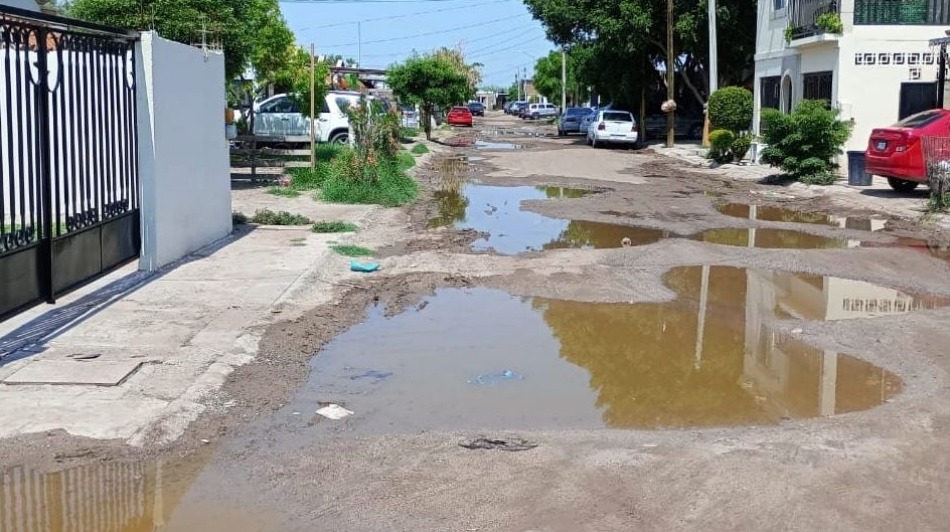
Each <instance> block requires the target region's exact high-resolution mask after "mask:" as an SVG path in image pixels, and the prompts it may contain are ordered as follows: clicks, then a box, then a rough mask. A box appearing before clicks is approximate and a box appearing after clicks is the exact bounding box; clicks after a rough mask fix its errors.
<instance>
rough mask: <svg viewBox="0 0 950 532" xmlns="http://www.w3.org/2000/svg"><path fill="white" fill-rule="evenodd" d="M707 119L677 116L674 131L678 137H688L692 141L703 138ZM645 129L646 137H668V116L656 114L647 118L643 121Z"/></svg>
mask: <svg viewBox="0 0 950 532" xmlns="http://www.w3.org/2000/svg"><path fill="white" fill-rule="evenodd" d="M704 122H705V119H704V118H703V117H701V116H700V117H696V116H681V115H676V120H675V122H674V126H673V130H674V133H675V135H676V136H677V137H687V138H691V139H701V138H703V126H704ZM642 126H643V129H644V130H646V136H647V137H650V138H654V139H655V138H660V137H663V136H665V135H666V115H665V114H654V115H650V116H648V117H646V119H645V120H644V121H643V124H642Z"/></svg>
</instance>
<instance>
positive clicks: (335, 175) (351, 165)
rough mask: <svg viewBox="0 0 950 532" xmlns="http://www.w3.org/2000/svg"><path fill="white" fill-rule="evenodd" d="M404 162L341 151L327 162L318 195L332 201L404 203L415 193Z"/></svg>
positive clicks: (415, 189) (396, 204)
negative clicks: (362, 157) (365, 156)
mask: <svg viewBox="0 0 950 532" xmlns="http://www.w3.org/2000/svg"><path fill="white" fill-rule="evenodd" d="M406 156H408V157H409V158H410V159H411V158H412V156H411V155H409V154H408V153H407V154H406ZM404 165H405V162H402V163H400V162H399V161H397V160H396V158H394V157H393V158H389V157H384V158H368V159H366V160H363V159H361V158H360V156H359V154H358V152H357V151H356V150H353V149H348V150H344V151H343V152H341V154H340V155H339V156H338V157H337V158H336V159H334V160H333V162H331V163H330V164H329V170H328V175H327V177H326V179H325V180H323V181H322V182H321V184H320V191H321V197H322V199H324V200H325V201H330V202H335V203H360V204H378V205H386V206H390V207H394V206H398V205H404V204H406V203H409V202H410V201H412V200H414V199H415V198H416V195H417V194H418V192H419V187H418V184H417V183H416V182H415V180H413V179H412V178H411V177H409V176H407V175H406V173H405V170H404V169H403V166H404Z"/></svg>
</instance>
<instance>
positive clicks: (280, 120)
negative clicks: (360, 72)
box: [254, 91, 360, 144]
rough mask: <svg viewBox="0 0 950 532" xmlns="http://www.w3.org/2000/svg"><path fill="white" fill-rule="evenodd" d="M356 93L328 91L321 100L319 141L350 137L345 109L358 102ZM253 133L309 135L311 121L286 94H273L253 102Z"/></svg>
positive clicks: (344, 140) (335, 140)
mask: <svg viewBox="0 0 950 532" xmlns="http://www.w3.org/2000/svg"><path fill="white" fill-rule="evenodd" d="M359 100H360V93H358V92H351V91H330V92H328V93H327V95H326V96H325V97H324V99H323V103H322V105H321V108H320V114H319V115H318V118H317V130H316V132H315V133H316V135H315V136H316V139H317V141H319V142H336V143H341V144H345V143H346V142H348V141H349V137H350V120H349V117H348V116H347V114H346V109H347V108H348V107H349V106H351V105H356V104H358V103H359ZM254 113H255V117H254V134H255V135H261V136H266V137H291V136H299V137H305V136H310V126H311V123H312V120H309V119H308V118H307V117H305V116H304V115H303V113H301V112H300V108H299V107H298V106H297V102H296V100H294V99H293V98H291V97H290V95H288V94H275V95H274V96H271V97H270V98H268V99H266V100H264V101H262V102H259V103H257V104H255V105H254Z"/></svg>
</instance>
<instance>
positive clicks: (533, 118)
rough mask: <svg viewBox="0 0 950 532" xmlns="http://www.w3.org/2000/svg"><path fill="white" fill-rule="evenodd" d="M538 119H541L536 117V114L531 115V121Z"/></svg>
mask: <svg viewBox="0 0 950 532" xmlns="http://www.w3.org/2000/svg"><path fill="white" fill-rule="evenodd" d="M539 118H541V117H540V116H538V113H534V114H533V115H531V120H537V119H539Z"/></svg>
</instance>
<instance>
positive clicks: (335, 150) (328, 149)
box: [313, 143, 345, 162]
mask: <svg viewBox="0 0 950 532" xmlns="http://www.w3.org/2000/svg"><path fill="white" fill-rule="evenodd" d="M344 148H345V146H344V145H342V144H336V143H325V144H317V147H316V148H315V149H314V151H313V153H314V155H316V156H317V162H323V161H326V162H330V161H332V160H333V159H336V157H337V156H338V155H340V152H342V151H343V149H344Z"/></svg>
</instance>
